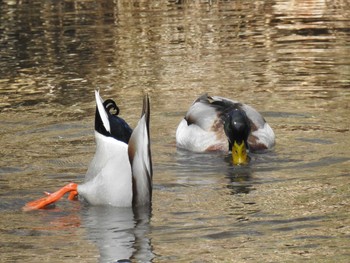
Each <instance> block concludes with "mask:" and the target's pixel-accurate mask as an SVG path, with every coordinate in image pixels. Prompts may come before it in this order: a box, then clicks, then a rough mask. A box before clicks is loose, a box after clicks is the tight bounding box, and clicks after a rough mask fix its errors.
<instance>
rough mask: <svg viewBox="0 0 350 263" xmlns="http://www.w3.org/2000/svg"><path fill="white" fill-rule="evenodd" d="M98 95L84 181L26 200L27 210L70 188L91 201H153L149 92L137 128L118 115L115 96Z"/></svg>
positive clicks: (127, 204)
mask: <svg viewBox="0 0 350 263" xmlns="http://www.w3.org/2000/svg"><path fill="white" fill-rule="evenodd" d="M95 99H96V105H97V107H96V113H95V140H96V152H95V155H94V157H93V159H92V161H91V163H90V165H89V168H88V170H87V173H86V175H85V180H84V183H82V184H79V185H78V184H76V183H70V184H68V185H66V186H64V187H63V188H61V189H60V190H58V191H57V192H55V193H52V194H49V193H47V196H46V197H43V198H41V199H38V200H36V201H32V202H29V203H27V204H26V205H25V206H24V208H23V209H24V210H26V211H27V210H33V209H40V208H44V207H45V206H47V205H49V204H52V203H53V202H56V201H57V200H59V199H60V198H61V197H62V196H63V195H65V194H66V193H67V192H70V195H69V199H74V197H75V196H76V195H78V196H79V197H80V198H82V199H84V200H86V201H87V202H88V203H89V204H91V205H111V206H116V207H132V206H144V205H149V204H150V203H151V198H152V160H151V149H150V138H149V118H150V105H149V98H148V96H147V95H146V96H145V97H144V100H143V109H142V114H141V118H140V120H139V122H138V124H137V126H136V128H135V129H134V130H132V129H131V128H130V127H129V125H128V124H127V123H126V122H125V121H124V120H123V119H122V118H120V117H119V116H118V114H119V108H118V106H117V105H116V103H115V102H114V101H113V100H111V99H109V100H106V101H103V100H102V98H101V97H100V95H99V91H95ZM112 110H114V111H115V112H114V113H112V112H111V111H112Z"/></svg>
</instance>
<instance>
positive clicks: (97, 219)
mask: <svg viewBox="0 0 350 263" xmlns="http://www.w3.org/2000/svg"><path fill="white" fill-rule="evenodd" d="M81 213H82V226H83V227H84V228H85V229H86V231H87V239H89V240H91V241H92V242H94V243H95V244H96V245H97V247H98V249H99V252H100V258H99V262H134V261H136V262H151V261H152V259H153V258H154V254H153V252H152V245H151V240H150V239H149V238H148V233H149V232H150V225H149V222H150V216H151V210H150V208H138V209H132V208H116V207H109V206H85V207H84V208H83V210H82V212H81Z"/></svg>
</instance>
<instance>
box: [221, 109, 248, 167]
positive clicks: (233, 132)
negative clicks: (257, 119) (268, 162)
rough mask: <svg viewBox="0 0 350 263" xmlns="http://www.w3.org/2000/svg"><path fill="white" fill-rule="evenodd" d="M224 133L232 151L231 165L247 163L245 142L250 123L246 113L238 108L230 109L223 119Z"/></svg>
mask: <svg viewBox="0 0 350 263" xmlns="http://www.w3.org/2000/svg"><path fill="white" fill-rule="evenodd" d="M224 131H225V134H226V136H227V138H228V142H229V149H230V150H231V151H232V162H233V164H234V165H241V164H246V163H248V162H249V156H248V154H247V150H248V143H247V140H248V136H249V134H250V122H249V119H248V117H247V115H246V113H245V112H244V111H243V110H242V109H240V108H238V107H237V108H233V109H230V110H229V111H228V112H227V113H226V115H225V117H224Z"/></svg>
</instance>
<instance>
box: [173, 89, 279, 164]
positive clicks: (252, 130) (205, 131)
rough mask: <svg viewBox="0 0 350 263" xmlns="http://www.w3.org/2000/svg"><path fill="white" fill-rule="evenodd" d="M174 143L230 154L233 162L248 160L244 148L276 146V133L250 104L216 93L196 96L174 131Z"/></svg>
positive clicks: (202, 150)
mask: <svg viewBox="0 0 350 263" xmlns="http://www.w3.org/2000/svg"><path fill="white" fill-rule="evenodd" d="M176 145H177V147H179V148H182V149H186V150H189V151H193V152H210V151H224V152H226V151H227V152H229V151H231V153H232V162H233V164H234V165H240V164H246V163H248V161H249V156H248V153H247V151H252V152H254V151H255V152H256V151H263V150H267V149H271V148H272V147H273V146H274V145H275V134H274V132H273V130H272V128H271V127H270V125H269V124H268V123H267V122H266V121H265V119H264V117H263V116H262V115H261V114H260V113H259V112H257V111H256V110H255V109H254V108H253V107H251V106H249V105H246V104H243V103H240V102H238V101H234V100H230V99H227V98H223V97H218V96H208V95H207V94H204V95H202V96H200V97H199V98H197V99H196V100H195V101H194V102H193V104H192V105H191V107H190V108H189V110H188V111H187V113H186V115H185V117H184V119H182V120H181V122H180V124H179V126H178V128H177V130H176Z"/></svg>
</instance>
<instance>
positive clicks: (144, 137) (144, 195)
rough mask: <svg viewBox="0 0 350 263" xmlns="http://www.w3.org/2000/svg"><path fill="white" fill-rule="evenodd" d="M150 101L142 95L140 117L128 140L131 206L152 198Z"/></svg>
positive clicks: (147, 202)
mask: <svg viewBox="0 0 350 263" xmlns="http://www.w3.org/2000/svg"><path fill="white" fill-rule="evenodd" d="M149 122H150V103H149V97H148V95H145V96H144V99H143V109H142V113H141V118H140V120H139V122H138V123H137V125H136V128H135V129H134V131H133V133H132V134H131V137H130V140H129V148H128V154H129V160H130V164H131V170H132V185H133V206H141V205H147V204H150V203H151V200H152V175H153V171H152V157H151V146H150V135H149Z"/></svg>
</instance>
